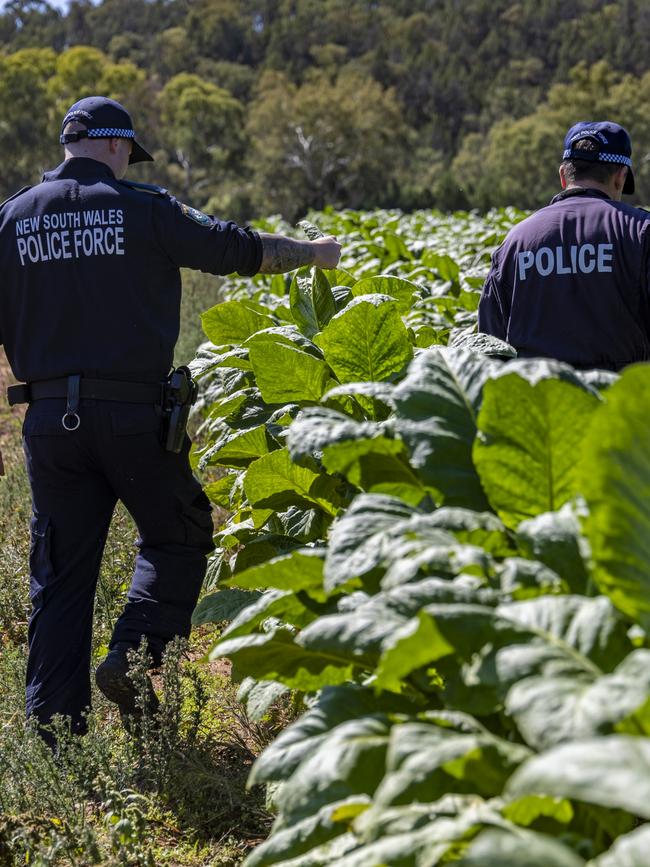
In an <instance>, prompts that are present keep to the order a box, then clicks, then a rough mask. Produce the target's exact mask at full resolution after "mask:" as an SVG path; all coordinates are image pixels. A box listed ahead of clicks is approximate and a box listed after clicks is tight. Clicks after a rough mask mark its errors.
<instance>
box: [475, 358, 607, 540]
mask: <svg viewBox="0 0 650 867" xmlns="http://www.w3.org/2000/svg"><path fill="white" fill-rule="evenodd" d="M512 364H517V362H512V363H511V365H512ZM539 364H540V365H542V370H541V372H540V374H539V375H538V376H531V377H530V378H524V376H523V375H519V373H510V374H508V375H504V376H500V377H499V378H498V379H494V380H492V381H490V382H488V383H486V386H485V389H484V394H483V405H482V407H481V412H480V415H479V419H478V427H479V434H478V437H477V439H476V443H475V445H474V463H475V464H476V468H477V470H478V473H479V475H480V477H481V483H482V485H483V488H484V490H485V492H486V493H487V496H488V499H489V500H490V505H491V506H492V508H493V509H494V510H495V511H496V512H497V513H498V514H499V516H500V517H501V519H502V520H503V522H504V523H505V524H506V525H507V526H509V527H515V526H517V524H519V522H520V521H523V520H525V519H526V518H533V517H535V516H536V515H539V514H541V513H542V512H553V511H555V510H556V509H559V508H561V507H562V506H563V505H564V504H565V503H567V502H568V501H569V500H570V499H572V497H574V496H575V495H576V494H577V493H579V487H580V486H579V481H578V475H577V473H576V466H577V461H576V456H577V455H579V453H580V448H581V445H582V441H583V439H584V435H585V431H586V428H587V426H588V424H589V421H590V418H591V415H592V414H593V412H594V410H595V409H597V407H598V405H599V400H598V398H597V397H596V396H595V395H594V394H592V393H590V392H588V391H587V390H586V389H585V388H584V387H581V386H579V385H575V384H573V383H572V382H568V381H565V380H563V379H559V378H555V376H554V374H555V372H556V371H555V368H553V367H552V366H547V363H546V362H539ZM511 365H508V369H511ZM527 369H530V368H529V367H528V368H525V367H523V366H522V367H521V372H522V373H525V372H526V370H527ZM543 374H547V376H546V375H543ZM531 380H532V381H531Z"/></svg>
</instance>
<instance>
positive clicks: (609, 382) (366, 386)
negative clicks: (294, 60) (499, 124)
mask: <svg viewBox="0 0 650 867" xmlns="http://www.w3.org/2000/svg"><path fill="white" fill-rule="evenodd" d="M522 216H523V215H522V214H518V213H517V212H514V211H512V210H507V211H499V212H492V213H490V214H488V215H487V216H486V217H485V218H479V217H478V216H475V215H473V214H469V215H468V214H457V215H453V216H448V217H444V216H442V215H435V214H431V213H428V214H424V213H421V214H414V215H411V216H409V217H406V216H402V215H400V214H397V213H391V212H378V213H370V214H360V213H356V212H343V213H339V214H334V213H326V214H321V215H318V216H317V217H314V218H313V219H314V222H315V223H317V224H318V226H319V227H320V229H322V230H323V231H325V232H327V233H335V234H337V235H338V236H339V238H340V239H341V240H343V241H344V255H343V259H342V261H341V268H340V269H339V270H336V271H332V272H321V271H317V270H316V271H314V270H310V269H303V270H302V271H300V272H298V273H297V274H295V275H294V276H293V279H285V278H284V277H280V276H278V277H274V278H263V277H258V278H253V279H252V280H248V279H246V280H244V279H242V280H237V281H234V282H231V283H230V284H229V285H228V287H227V289H226V294H225V296H224V297H226V299H227V300H225V301H224V302H223V303H221V304H219V305H217V306H216V307H213V308H212V309H210V310H208V311H207V312H206V313H205V315H204V317H203V323H204V329H205V332H206V334H207V336H208V338H209V340H210V341H211V343H209V344H206V345H204V346H203V347H202V348H201V349H200V350H199V353H198V355H197V358H196V360H195V362H194V368H195V372H196V373H197V375H198V376H199V377H200V380H201V386H202V404H201V412H202V413H203V415H204V422H203V428H202V437H203V446H202V448H201V450H200V451H199V452H198V453H197V455H196V459H197V462H198V463H199V464H200V465H201V466H202V467H208V466H209V467H220V468H223V475H222V476H221V477H220V478H219V479H218V481H215V482H213V483H212V484H210V485H209V487H208V493H209V495H210V497H211V499H212V500H213V502H214V503H216V504H218V505H219V506H220V507H222V508H224V509H226V510H227V511H228V513H229V518H228V521H227V523H226V524H225V525H224V526H223V527H222V528H221V530H220V532H219V533H218V537H217V538H218V544H219V548H218V550H217V552H216V554H215V556H214V558H213V559H212V561H211V564H210V568H209V575H208V582H209V589H210V591H211V592H210V593H209V594H208V595H207V596H206V597H204V599H203V600H202V602H201V603H200V605H199V607H198V608H197V611H196V613H195V622H196V623H209V622H223V621H230V622H229V625H228V626H227V627H226V628H225V630H224V631H223V632H222V633H221V634H220V637H219V640H218V641H217V643H216V644H215V646H214V648H213V651H212V654H213V656H214V657H218V656H224V657H228V658H229V659H230V660H232V663H233V673H234V675H235V677H236V678H237V679H239V680H241V688H240V698H241V700H242V701H243V702H245V703H246V705H247V708H248V712H249V714H250V716H251V717H252V718H254V719H262V718H263V717H264V715H265V713H266V712H267V710H268V708H269V707H271V706H272V705H273V703H274V702H277V701H278V700H279V699H280V697H281V696H283V695H284V694H285V693H287V692H288V691H292V692H293V694H294V702H295V704H296V706H297V707H299V708H300V714H299V715H298V717H297V719H296V721H295V722H293V723H292V724H291V725H290V726H289V727H288V728H286V729H285V730H284V731H283V732H282V733H281V734H280V735H279V736H278V737H277V738H276V739H275V741H273V742H272V743H271V745H270V746H268V747H267V748H266V750H265V751H264V752H263V753H262V755H261V757H260V758H259V759H258V760H257V762H256V764H255V765H254V767H253V771H252V775H251V778H250V785H257V784H265V785H266V786H267V790H268V798H269V802H270V803H271V804H272V806H273V809H274V811H275V813H276V821H275V825H274V827H273V831H272V833H271V835H270V837H269V839H268V840H267V841H266V842H265V843H263V844H262V845H261V846H259V847H258V848H257V849H256V850H254V852H253V853H252V854H251V855H250V856H249V857H248V859H247V860H246V862H245V863H246V865H247V867H263V865H271V864H277V865H283V867H315V865H336V867H379V865H387V867H406V865H417V867H434V865H438V864H449V863H454V864H461V865H466V867H469V865H473V867H504V865H508V867H518V865H519V867H524V865H526V867H579V865H589V867H637V865H638V867H641V865H647V863H648V855H647V853H648V851H650V827H646V826H645V824H643V823H644V820H646V819H650V770H649V766H650V740H649V739H647V736H648V735H650V649H648V648H649V647H650V645H649V643H648V639H647V635H646V631H645V630H646V629H647V627H648V624H649V623H650V593H649V590H650V449H649V448H648V445H647V406H648V405H649V401H650V368H649V367H647V366H636V367H633V368H630V369H628V370H627V371H626V372H625V373H624V374H623V375H622V376H621V377H617V376H616V375H614V374H610V373H603V372H598V371H589V372H586V373H585V372H582V373H578V372H576V371H574V370H573V369H572V368H570V367H568V366H566V365H563V364H560V363H557V362H552V361H541V360H527V361H524V360H517V359H516V358H513V356H514V352H513V350H512V349H511V348H510V347H508V346H507V344H503V343H501V342H499V341H495V340H492V339H490V338H486V337H481V336H477V335H476V308H477V304H478V298H479V294H480V286H481V284H482V280H483V277H484V275H485V272H486V270H487V267H488V265H489V256H490V253H491V251H492V250H493V249H494V247H495V246H496V245H497V244H498V243H499V241H500V239H501V237H502V236H503V234H504V233H505V231H506V230H507V228H508V227H509V226H510V225H512V224H513V222H514V221H516V220H518V219H520V218H521V217H522ZM305 229H306V231H307V232H308V233H313V232H315V231H316V230H315V228H314V227H313V226H311V225H309V224H305Z"/></svg>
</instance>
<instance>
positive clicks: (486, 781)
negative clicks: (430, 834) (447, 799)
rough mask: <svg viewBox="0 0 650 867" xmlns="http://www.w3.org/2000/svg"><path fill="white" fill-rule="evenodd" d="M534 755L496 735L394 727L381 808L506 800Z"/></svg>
mask: <svg viewBox="0 0 650 867" xmlns="http://www.w3.org/2000/svg"><path fill="white" fill-rule="evenodd" d="M530 755H531V753H530V750H528V749H527V748H526V747H522V746H520V745H518V744H511V743H509V742H508V741H505V740H501V739H500V738H495V737H494V736H493V735H491V734H488V733H485V734H466V733H459V732H455V731H454V730H453V729H450V728H439V727H438V726H434V725H427V724H425V723H405V724H403V725H397V726H393V728H392V730H391V733H390V742H389V747H388V754H387V757H386V775H385V777H384V778H383V780H382V782H381V785H380V786H379V788H378V789H377V791H376V792H375V796H374V800H375V802H376V803H378V804H382V805H389V804H390V805H396V804H409V803H411V802H412V801H424V800H427V801H435V800H437V799H438V798H441V797H442V796H443V795H445V794H446V793H447V792H450V791H453V792H455V793H465V792H468V793H476V794H479V795H481V796H483V797H492V796H494V795H498V794H501V791H502V789H503V786H504V784H505V782H506V780H507V779H508V777H509V776H510V774H511V773H512V772H513V771H514V770H515V768H517V767H518V766H519V765H520V764H521V763H522V762H523V761H525V760H526V759H528V758H529V757H530Z"/></svg>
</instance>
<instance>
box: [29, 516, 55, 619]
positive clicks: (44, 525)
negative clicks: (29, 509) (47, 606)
mask: <svg viewBox="0 0 650 867" xmlns="http://www.w3.org/2000/svg"><path fill="white" fill-rule="evenodd" d="M30 532H31V547H30V551H29V573H30V580H29V595H30V598H31V600H32V603H33V605H34V608H38V607H39V606H40V604H41V603H42V601H43V594H44V593H45V590H46V588H47V587H48V585H50V584H51V583H52V582H53V580H54V568H53V567H52V525H51V523H50V519H49V518H48V517H47V516H46V515H35V516H34V517H33V518H32V520H31V525H30Z"/></svg>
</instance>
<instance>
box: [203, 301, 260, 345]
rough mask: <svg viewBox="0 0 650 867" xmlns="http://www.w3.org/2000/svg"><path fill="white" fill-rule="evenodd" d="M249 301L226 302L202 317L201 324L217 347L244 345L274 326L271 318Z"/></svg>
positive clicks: (217, 305) (212, 308)
mask: <svg viewBox="0 0 650 867" xmlns="http://www.w3.org/2000/svg"><path fill="white" fill-rule="evenodd" d="M257 308H258V305H256V304H254V303H252V302H248V301H224V302H222V303H221V304H216V305H215V306H214V307H211V308H210V309H209V310H208V311H206V312H205V313H204V314H203V315H202V316H201V324H202V326H203V330H204V331H205V333H206V335H207V337H208V339H209V340H211V341H212V342H213V343H214V344H215V346H224V345H227V344H239V343H243V342H244V340H246V339H247V338H248V337H250V336H251V335H252V334H255V332H257V331H260V330H261V329H262V328H269V327H271V326H272V325H274V322H273V320H272V319H271V317H270V316H267V315H266V314H265V313H261V312H260V311H259V309H257Z"/></svg>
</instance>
